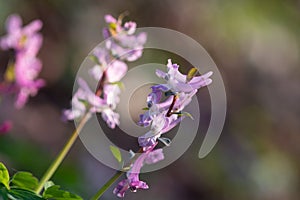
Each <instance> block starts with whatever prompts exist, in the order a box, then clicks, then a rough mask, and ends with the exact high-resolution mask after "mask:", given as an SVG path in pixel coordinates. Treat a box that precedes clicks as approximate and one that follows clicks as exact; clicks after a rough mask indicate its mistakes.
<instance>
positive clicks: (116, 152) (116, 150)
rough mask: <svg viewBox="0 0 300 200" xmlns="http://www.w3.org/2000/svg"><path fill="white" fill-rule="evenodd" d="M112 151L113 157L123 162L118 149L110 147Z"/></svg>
mask: <svg viewBox="0 0 300 200" xmlns="http://www.w3.org/2000/svg"><path fill="white" fill-rule="evenodd" d="M109 148H110V151H111V152H112V154H113V156H114V157H115V158H116V159H117V161H118V162H119V163H120V162H121V161H122V155H121V152H120V150H119V148H118V147H115V146H110V147H109Z"/></svg>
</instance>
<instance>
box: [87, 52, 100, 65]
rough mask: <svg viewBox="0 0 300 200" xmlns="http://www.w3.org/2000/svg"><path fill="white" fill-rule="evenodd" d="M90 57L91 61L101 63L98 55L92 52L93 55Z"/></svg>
mask: <svg viewBox="0 0 300 200" xmlns="http://www.w3.org/2000/svg"><path fill="white" fill-rule="evenodd" d="M88 57H89V59H91V61H93V62H94V63H96V64H97V65H100V62H99V60H98V58H97V56H95V55H93V54H92V55H89V56H88Z"/></svg>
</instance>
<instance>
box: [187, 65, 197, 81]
mask: <svg viewBox="0 0 300 200" xmlns="http://www.w3.org/2000/svg"><path fill="white" fill-rule="evenodd" d="M197 73H198V69H197V68H195V67H193V68H192V69H190V70H189V72H188V74H187V76H186V82H187V83H188V82H190V81H191V80H192V79H193V78H194V76H196V74H197Z"/></svg>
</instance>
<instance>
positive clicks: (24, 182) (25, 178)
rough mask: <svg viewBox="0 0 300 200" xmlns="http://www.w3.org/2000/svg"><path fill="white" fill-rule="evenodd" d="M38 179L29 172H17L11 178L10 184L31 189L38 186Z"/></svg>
mask: <svg viewBox="0 0 300 200" xmlns="http://www.w3.org/2000/svg"><path fill="white" fill-rule="evenodd" d="M38 184H39V180H38V179H37V178H36V177H34V176H33V175H32V174H31V173H29V172H17V173H16V174H15V175H14V176H13V177H12V179H11V186H17V187H18V188H22V189H26V190H32V191H34V189H35V188H37V187H38Z"/></svg>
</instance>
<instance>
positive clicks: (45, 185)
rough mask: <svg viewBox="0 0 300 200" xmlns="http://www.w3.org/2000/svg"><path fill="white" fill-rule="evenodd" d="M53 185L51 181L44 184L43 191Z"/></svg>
mask: <svg viewBox="0 0 300 200" xmlns="http://www.w3.org/2000/svg"><path fill="white" fill-rule="evenodd" d="M53 185H55V184H54V183H53V182H52V181H47V182H46V183H45V184H44V190H47V189H48V188H49V187H51V186H53Z"/></svg>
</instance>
